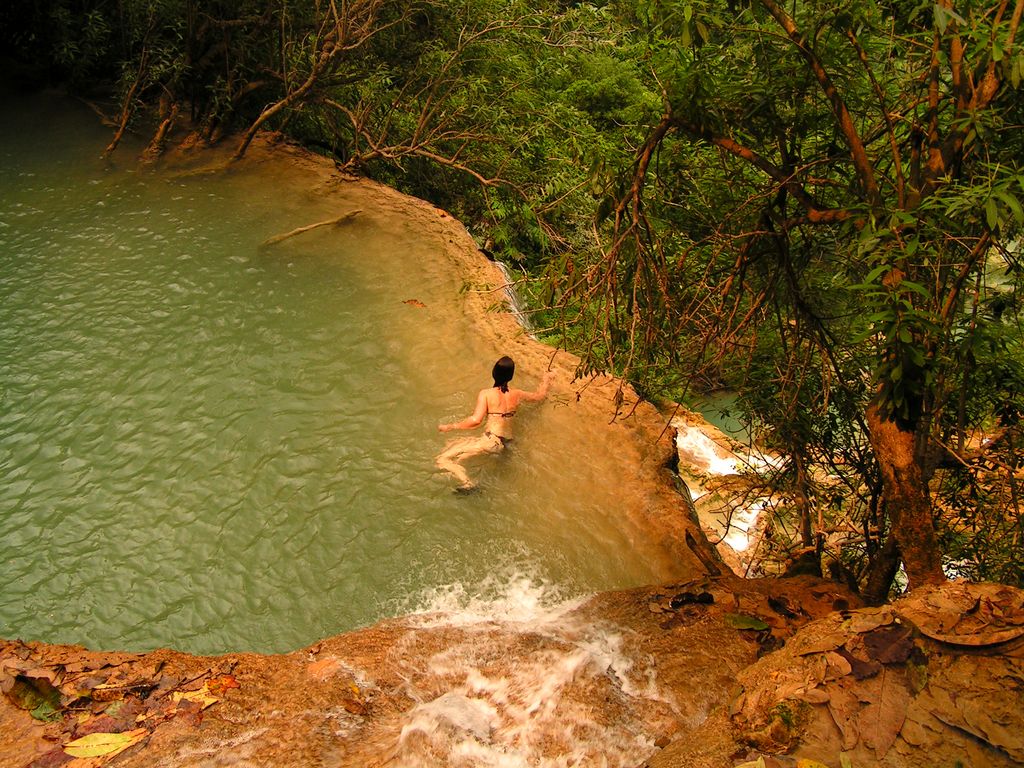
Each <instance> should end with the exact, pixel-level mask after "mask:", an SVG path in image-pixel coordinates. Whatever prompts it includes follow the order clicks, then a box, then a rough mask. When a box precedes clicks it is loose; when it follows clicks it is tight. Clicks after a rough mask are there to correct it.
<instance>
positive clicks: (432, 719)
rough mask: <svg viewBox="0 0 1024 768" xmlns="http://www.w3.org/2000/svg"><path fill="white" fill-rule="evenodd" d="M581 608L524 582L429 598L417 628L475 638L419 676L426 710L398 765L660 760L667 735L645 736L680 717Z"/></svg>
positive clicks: (650, 671)
mask: <svg viewBox="0 0 1024 768" xmlns="http://www.w3.org/2000/svg"><path fill="white" fill-rule="evenodd" d="M581 602H582V598H574V599H565V598H563V597H562V596H561V595H560V594H559V590H557V589H556V588H554V587H552V586H551V585H550V584H545V583H543V582H537V581H534V580H532V579H530V578H529V577H528V576H526V575H525V574H517V575H513V576H512V577H509V576H508V575H506V576H505V577H504V578H498V577H495V578H492V579H488V580H487V581H486V582H485V583H484V584H482V585H480V587H479V589H478V590H469V589H467V588H466V587H464V586H463V585H450V586H447V587H443V588H438V589H435V590H431V591H429V592H428V593H426V594H424V595H423V596H422V598H421V603H422V604H421V606H420V608H421V610H420V613H419V615H418V616H417V617H415V619H414V625H415V626H416V627H417V628H420V629H422V628H458V629H462V630H464V631H465V630H468V631H469V634H467V635H461V636H460V635H455V636H454V638H455V639H453V640H451V641H450V644H449V645H448V646H447V647H445V648H444V649H443V650H441V651H439V652H437V653H435V654H434V655H433V656H431V658H430V659H429V660H428V661H427V662H426V663H425V664H424V663H423V661H422V659H421V660H419V661H418V662H416V664H417V668H416V669H410V670H409V674H408V676H407V680H408V685H409V687H408V690H407V693H408V694H409V695H410V696H411V697H412V698H413V699H414V700H417V702H418V703H417V704H416V705H415V706H414V707H413V708H412V709H411V710H410V711H409V712H408V714H407V716H406V721H405V723H404V725H403V727H402V729H401V734H400V735H399V737H398V741H397V744H396V745H395V747H394V751H393V753H392V754H393V757H392V762H393V763H394V764H396V765H398V764H400V765H403V766H409V767H410V768H416V767H418V766H435V765H448V766H455V767H456V768H457V767H459V766H474V767H476V766H488V767H493V768H526V767H527V766H530V767H531V768H569V766H583V765H586V766H608V767H609V768H613V767H614V768H627V767H628V766H634V765H636V764H637V763H638V762H641V761H642V760H643V758H644V757H646V756H647V755H649V754H651V753H652V752H653V751H654V739H655V738H656V736H657V735H658V733H648V732H646V730H645V729H646V728H648V727H651V728H654V729H657V728H658V726H657V725H651V723H662V722H665V720H666V719H669V720H671V719H674V718H676V717H678V707H677V706H676V705H675V704H674V703H673V702H672V701H671V699H670V697H668V696H666V695H665V694H663V693H662V692H661V691H660V690H659V687H658V684H657V674H656V671H655V669H654V668H653V665H652V664H651V662H650V660H649V659H648V658H646V657H644V658H639V659H637V658H631V657H630V651H629V647H630V646H629V644H628V643H627V642H626V639H627V636H626V635H625V634H624V633H623V630H621V629H619V628H617V627H614V626H610V625H607V624H605V625H598V624H594V623H593V621H592V620H591V619H586V620H585V619H582V618H580V617H579V616H578V615H575V614H573V609H575V608H577V607H578V606H579V605H580V603H581ZM460 637H461V638H463V639H460ZM411 642H416V641H415V640H412V641H411ZM438 691H443V692H441V693H438ZM595 702H600V704H597V705H595ZM609 712H612V713H614V715H608V714H607V713H609ZM596 713H601V714H596ZM595 719H597V720H598V722H595Z"/></svg>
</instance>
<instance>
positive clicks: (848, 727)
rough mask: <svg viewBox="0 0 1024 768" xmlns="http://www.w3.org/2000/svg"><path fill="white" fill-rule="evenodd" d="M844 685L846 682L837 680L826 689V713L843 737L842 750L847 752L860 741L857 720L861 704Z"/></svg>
mask: <svg viewBox="0 0 1024 768" xmlns="http://www.w3.org/2000/svg"><path fill="white" fill-rule="evenodd" d="M845 683H846V680H837V681H836V682H835V683H833V684H832V685H830V686H829V687H828V692H829V701H828V711H829V714H831V715H832V719H833V720H834V721H835V724H836V727H838V728H839V732H840V733H841V734H842V736H843V750H844V751H847V752H849V751H850V750H851V749H853V748H854V747H856V746H857V743H858V742H859V741H860V730H859V729H858V727H857V719H858V715H859V714H860V709H861V704H860V701H859V700H858V698H857V696H856V695H855V694H854V693H853V691H851V690H850V689H848V688H847V687H846V686H845Z"/></svg>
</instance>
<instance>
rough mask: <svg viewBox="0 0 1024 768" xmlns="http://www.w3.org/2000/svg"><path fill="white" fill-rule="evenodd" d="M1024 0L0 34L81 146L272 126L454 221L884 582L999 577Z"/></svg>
mask: <svg viewBox="0 0 1024 768" xmlns="http://www.w3.org/2000/svg"><path fill="white" fill-rule="evenodd" d="M1022 10H1024V0H963V1H957V2H954V0H939V2H937V3H932V2H918V0H885V1H883V2H873V1H871V0H844V1H843V2H840V1H839V0H794V2H791V3H789V4H787V5H785V6H782V5H778V4H777V3H776V2H775V0H749V2H743V1H742V0H738V1H737V2H728V3H726V2H722V1H721V0H718V1H716V0H639V1H638V2H617V1H614V0H610V1H609V2H595V3H592V4H586V3H570V2H558V1H557V0H548V1H547V2H543V1H542V2H534V3H529V4H527V3H524V2H520V1H519V0H505V1H502V0H450V1H448V0H445V1H442V0H393V1H392V2H383V0H352V1H351V2H346V3H340V2H336V0H290V1H289V0H209V1H207V2H199V0H49V1H48V2H40V3H35V4H27V3H22V4H14V5H13V6H9V7H5V8H4V9H3V10H0V29H2V30H4V31H3V32H2V33H0V34H2V35H3V36H4V41H3V42H4V50H5V51H6V52H7V55H8V56H9V57H10V58H11V59H12V61H11V62H9V63H8V64H7V65H6V70H7V71H8V73H14V74H16V76H17V77H18V78H19V79H21V80H22V81H34V82H45V81H50V82H58V81H59V82H64V83H67V84H68V86H69V87H70V88H71V89H72V90H73V91H74V92H75V93H77V94H80V95H84V96H89V97H97V98H99V97H102V96H104V95H113V96H114V97H116V103H114V104H113V108H112V109H111V110H110V111H111V117H112V119H113V123H114V125H115V126H116V128H115V131H114V136H113V139H112V141H111V145H110V147H109V148H108V151H114V150H115V149H116V146H117V143H118V141H119V139H120V137H121V136H122V135H123V133H124V131H125V130H136V131H141V132H145V133H146V135H147V136H149V137H151V141H150V145H149V150H148V153H149V154H150V155H151V156H155V155H158V154H159V153H160V152H161V151H162V149H163V147H164V146H165V145H166V143H167V142H168V141H171V140H181V138H182V137H184V136H185V135H188V136H189V137H190V138H189V140H191V141H204V142H213V141H218V140H228V141H232V142H235V147H236V150H235V154H236V155H237V156H242V155H244V153H245V151H246V148H247V147H248V144H249V142H250V141H251V139H252V137H253V136H254V134H255V132H256V131H257V130H260V129H272V130H277V131H282V132H284V133H286V134H287V135H289V136H291V137H293V138H295V139H297V140H299V141H302V142H304V143H305V144H307V145H308V146H310V147H314V148H316V149H318V150H319V151H322V152H324V153H327V154H329V155H331V156H332V157H334V158H335V159H336V161H337V163H338V164H339V166H340V167H342V168H344V169H347V170H351V171H354V172H360V173H365V174H369V175H372V176H374V177H376V178H378V179H381V180H384V181H387V182H390V183H392V184H394V185H396V186H399V187H400V188H402V189H404V190H406V191H409V192H411V193H413V194H416V195H419V196H421V197H425V198H428V199H430V200H432V201H434V202H436V203H438V204H439V205H442V206H444V207H446V208H448V209H450V210H452V211H453V213H455V214H456V215H458V216H459V217H460V218H462V219H463V221H465V222H466V223H467V225H468V226H469V227H470V230H471V231H472V232H474V234H475V235H476V236H477V237H478V239H479V242H480V243H481V246H483V247H485V248H486V249H487V250H489V251H491V252H493V253H494V254H495V255H496V256H497V257H499V258H501V259H502V260H504V261H505V262H506V263H508V264H509V265H511V266H513V267H514V268H517V269H520V270H521V271H522V273H523V275H524V291H526V292H528V293H529V294H530V296H531V297H532V300H533V304H534V307H535V310H536V316H537V320H538V324H539V325H540V326H541V328H542V332H543V333H545V334H546V335H547V336H548V337H550V338H551V339H552V340H553V341H555V342H557V343H561V344H563V345H565V346H566V347H568V348H570V349H572V350H573V351H575V352H578V353H579V354H581V355H582V357H583V359H584V370H583V371H581V373H587V372H590V371H595V370H614V371H616V372H618V373H621V374H622V375H623V376H625V377H626V378H627V379H628V380H630V381H631V382H633V383H634V384H635V385H636V386H637V387H638V388H639V389H640V391H642V392H644V393H645V394H647V395H648V396H650V397H658V396H666V395H667V396H670V397H674V398H680V397H684V396H685V395H686V393H687V392H688V391H695V390H696V391H700V390H703V389H710V388H717V387H729V388H733V389H735V390H737V391H738V392H739V402H740V404H741V406H742V411H743V415H744V417H745V418H747V419H748V420H749V422H750V423H751V425H752V426H753V427H754V428H755V430H756V432H757V434H758V435H759V437H760V439H761V440H762V441H763V442H764V443H766V444H767V445H769V446H770V447H772V448H775V449H778V450H779V451H780V452H782V453H783V454H784V455H785V456H786V457H787V461H786V463H785V464H784V466H783V467H782V468H781V469H780V470H777V471H776V472H775V473H774V475H773V476H771V477H768V478H766V482H768V483H770V484H771V486H772V487H773V488H775V489H776V490H778V491H779V492H780V493H781V494H782V498H783V499H784V503H782V504H780V505H779V507H778V508H777V509H776V518H775V520H774V522H773V524H774V525H776V526H777V527H778V530H779V531H780V535H777V536H775V537H774V539H773V540H774V542H775V545H776V546H777V547H778V548H779V552H777V553H776V554H777V555H778V556H780V557H784V556H787V555H792V554H794V553H795V552H797V551H803V552H804V553H808V552H809V553H813V558H812V559H813V560H814V562H815V563H817V564H818V565H821V564H825V565H827V566H828V567H829V569H830V570H832V571H833V572H834V573H836V574H839V575H842V576H844V577H845V578H848V579H852V580H855V581H856V583H857V584H858V585H859V587H860V589H861V590H862V591H863V592H864V594H865V595H866V596H867V597H868V598H869V599H872V600H881V599H883V598H884V597H885V596H886V594H887V593H888V591H889V590H890V588H891V585H892V584H893V583H894V580H895V579H896V576H897V573H898V569H899V566H900V565H901V564H902V566H903V568H904V572H905V574H906V577H907V579H908V581H909V584H910V586H916V585H919V584H924V583H930V582H935V581H938V580H941V579H943V578H944V575H943V574H944V570H945V571H946V572H949V571H950V570H955V571H956V572H957V573H960V574H963V575H968V576H971V577H976V578H988V579H995V580H1002V581H1006V582H1010V583H1016V584H1024V555H1022V547H1021V544H1022V543H1024V521H1022V517H1021V514H1020V507H1019V500H1018V493H1017V483H1018V481H1019V480H1020V479H1021V477H1022V475H1021V447H1020V444H1021V438H1022V434H1021V428H1020V417H1021V413H1022V412H1024V395H1022V394H1021V393H1022V392H1024V354H1022V352H1024V350H1022V348H1021V347H1022V342H1024V335H1022V332H1021V326H1020V312H1019V309H1020V308H1019V301H1018V297H1019V288H1020V282H1021V275H1022V274H1024V273H1022V270H1021V258H1022V252H1021V242H1022V240H1021V229H1022V225H1024V212H1022V201H1024V172H1022V169H1021V165H1020V158H1021V157H1024V131H1022V130H1021V126H1022V123H1024V98H1022V92H1021V80H1022V78H1024V50H1022V49H1021V46H1020V42H1019V38H1020V32H1019V25H1020V22H1021V15H1022ZM225 136H228V137H229V138H227V139H224V138H223V137H225ZM175 137H177V138H175ZM782 532H788V533H784V535H782Z"/></svg>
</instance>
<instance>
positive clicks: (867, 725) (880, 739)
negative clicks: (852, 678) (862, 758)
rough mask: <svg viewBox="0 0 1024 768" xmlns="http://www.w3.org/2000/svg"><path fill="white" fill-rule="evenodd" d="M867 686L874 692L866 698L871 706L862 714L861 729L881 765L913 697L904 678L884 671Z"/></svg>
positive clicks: (859, 725) (858, 721)
mask: <svg viewBox="0 0 1024 768" xmlns="http://www.w3.org/2000/svg"><path fill="white" fill-rule="evenodd" d="M866 684H867V685H869V686H870V688H871V689H872V690H871V691H870V692H868V695H867V696H866V697H863V698H866V699H867V704H866V706H865V707H864V708H863V709H862V710H861V711H860V715H859V716H858V718H857V725H858V728H859V730H860V733H861V740H862V741H863V742H864V745H865V746H867V747H868V748H869V749H872V750H874V752H875V757H876V758H877V759H878V760H879V761H881V760H882V758H883V757H885V755H886V753H887V752H888V751H889V748H890V747H892V745H893V742H894V741H896V737H897V736H898V735H899V733H900V730H901V729H902V728H903V723H904V721H905V720H906V717H907V707H908V706H909V705H910V700H911V693H910V689H909V688H908V687H907V685H906V682H905V680H904V678H903V675H902V674H900V673H899V672H898V671H895V670H891V669H883V670H882V673H881V674H880V675H879V676H878V677H876V678H874V679H872V680H870V681H868V683H866Z"/></svg>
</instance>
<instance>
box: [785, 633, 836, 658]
mask: <svg viewBox="0 0 1024 768" xmlns="http://www.w3.org/2000/svg"><path fill="white" fill-rule="evenodd" d="M845 642H846V635H845V634H843V633H841V632H833V633H832V634H830V635H826V636H825V637H821V638H818V639H817V640H812V641H810V642H808V643H807V644H806V645H804V646H803V647H802V648H800V650H798V651H797V653H798V654H800V655H801V656H809V655H811V654H812V653H826V652H827V651H834V650H836V649H837V648H841V647H842V646H843V644H844V643H845Z"/></svg>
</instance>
